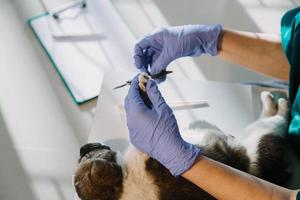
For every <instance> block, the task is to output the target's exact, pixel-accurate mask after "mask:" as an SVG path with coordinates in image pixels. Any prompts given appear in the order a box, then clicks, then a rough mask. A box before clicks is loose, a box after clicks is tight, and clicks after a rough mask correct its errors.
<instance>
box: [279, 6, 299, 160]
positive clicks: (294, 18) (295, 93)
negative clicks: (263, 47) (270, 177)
mask: <svg viewBox="0 0 300 200" xmlns="http://www.w3.org/2000/svg"><path fill="white" fill-rule="evenodd" d="M299 23H300V7H298V8H295V9H293V10H290V11H288V12H287V13H286V14H285V15H284V16H283V18H282V20H281V39H282V47H283V49H284V52H285V54H286V57H287V59H288V61H289V64H290V77H289V98H290V105H291V121H290V125H289V130H288V133H289V139H290V142H291V144H292V146H293V147H294V149H295V151H296V152H297V154H298V156H299V157H300V90H299V85H300V28H299Z"/></svg>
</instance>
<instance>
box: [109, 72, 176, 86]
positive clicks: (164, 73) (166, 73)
mask: <svg viewBox="0 0 300 200" xmlns="http://www.w3.org/2000/svg"><path fill="white" fill-rule="evenodd" d="M172 72H173V71H167V70H163V71H161V72H160V73H158V74H149V73H148V76H150V78H151V79H156V78H160V77H162V76H166V75H168V74H170V73H172ZM130 84H131V81H126V83H124V84H122V85H119V86H117V87H115V88H113V89H114V90H115V89H119V88H122V87H125V86H127V85H130Z"/></svg>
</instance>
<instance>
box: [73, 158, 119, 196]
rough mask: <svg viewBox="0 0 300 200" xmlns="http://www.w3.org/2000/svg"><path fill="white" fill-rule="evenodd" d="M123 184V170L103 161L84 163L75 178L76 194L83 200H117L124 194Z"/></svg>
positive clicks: (112, 163)
mask: <svg viewBox="0 0 300 200" xmlns="http://www.w3.org/2000/svg"><path fill="white" fill-rule="evenodd" d="M122 182H123V174H122V168H121V167H120V166H119V165H118V164H117V163H114V162H108V161H105V160H103V159H96V160H93V161H90V162H86V163H83V164H82V165H80V166H79V168H78V169H77V171H76V173H75V178H74V186H75V189H76V192H77V194H78V196H79V197H80V198H81V199H82V200H90V199H94V200H101V199H106V200H117V199H119V197H120V196H121V193H122Z"/></svg>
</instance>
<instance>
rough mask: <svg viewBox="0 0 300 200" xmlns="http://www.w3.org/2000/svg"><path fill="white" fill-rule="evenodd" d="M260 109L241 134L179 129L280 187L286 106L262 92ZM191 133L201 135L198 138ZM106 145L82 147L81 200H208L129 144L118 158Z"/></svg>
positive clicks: (209, 152) (213, 154)
mask: <svg viewBox="0 0 300 200" xmlns="http://www.w3.org/2000/svg"><path fill="white" fill-rule="evenodd" d="M261 100H262V104H263V110H262V112H261V116H260V118H259V119H258V120H257V121H256V122H254V123H252V124H250V125H249V126H248V127H247V128H246V130H245V132H244V134H242V136H241V137H239V138H234V137H232V136H227V135H225V134H223V133H222V132H221V131H216V130H215V129H206V130H201V129H198V130H192V131H189V132H186V133H183V134H184V135H185V136H186V137H189V135H190V136H191V137H192V138H196V139H194V144H196V145H197V146H199V147H200V148H202V149H203V150H204V153H203V154H204V155H205V156H207V157H210V158H212V159H214V160H217V161H219V162H222V163H225V164H227V165H230V166H232V167H234V168H237V169H239V170H242V171H245V172H248V173H250V174H252V175H255V176H258V177H260V178H263V179H265V180H268V181H270V182H273V183H276V184H279V185H282V184H283V183H284V182H285V181H286V180H287V179H288V177H289V175H290V173H291V172H290V168H289V159H288V157H287V156H286V155H287V154H286V153H285V151H286V149H285V141H284V136H285V134H286V132H287V125H288V115H289V106H288V102H287V101H286V100H285V99H283V98H280V99H279V100H278V101H277V102H276V101H275V100H274V98H273V95H272V94H271V93H269V92H263V93H262V94H261ZM195 135H199V136H201V137H199V138H197V137H195ZM118 157H119V155H117V153H116V152H115V151H113V150H111V149H110V148H109V147H108V146H105V145H101V144H100V143H89V144H86V145H84V146H83V147H82V148H81V150H80V159H79V164H78V166H77V169H76V172H75V178H74V186H75V189H76V192H77V194H78V196H79V197H80V198H81V199H82V200H183V199H189V200H194V199H195V200H196V199H197V200H209V199H214V198H213V197H212V196H210V195H209V194H208V193H206V192H205V191H203V190H201V189H200V188H198V187H197V186H195V185H194V184H192V183H191V182H189V181H187V180H185V179H183V178H174V177H173V176H172V175H171V174H170V173H169V171H168V170H167V169H166V168H165V167H164V166H162V165H161V164H160V163H159V162H158V161H156V160H154V159H152V158H150V157H149V156H147V155H146V154H144V153H142V152H140V151H138V150H137V149H135V148H134V147H130V148H129V149H128V151H127V153H126V155H125V156H124V159H123V160H124V162H120V159H118Z"/></svg>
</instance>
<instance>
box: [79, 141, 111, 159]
mask: <svg viewBox="0 0 300 200" xmlns="http://www.w3.org/2000/svg"><path fill="white" fill-rule="evenodd" d="M100 149H107V150H110V148H109V147H108V146H106V145H102V144H101V143H98V142H95V143H88V144H85V145H83V146H82V147H81V148H80V157H81V158H82V157H83V156H85V155H86V154H87V153H89V152H91V151H94V150H100Z"/></svg>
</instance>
